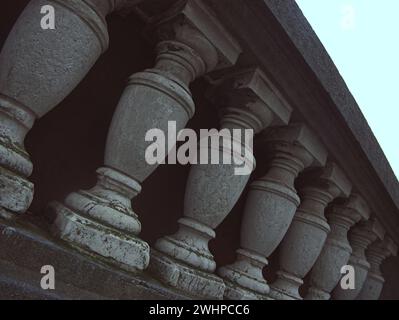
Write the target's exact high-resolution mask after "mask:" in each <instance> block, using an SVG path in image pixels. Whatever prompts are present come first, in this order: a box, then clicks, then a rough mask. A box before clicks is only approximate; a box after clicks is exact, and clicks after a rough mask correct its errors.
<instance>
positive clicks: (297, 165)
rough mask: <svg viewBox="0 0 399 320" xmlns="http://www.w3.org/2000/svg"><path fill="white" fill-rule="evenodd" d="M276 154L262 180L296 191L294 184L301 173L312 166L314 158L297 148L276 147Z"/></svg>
mask: <svg viewBox="0 0 399 320" xmlns="http://www.w3.org/2000/svg"><path fill="white" fill-rule="evenodd" d="M274 148H275V152H274V154H273V157H272V159H271V161H270V164H269V168H270V169H269V170H268V172H267V174H266V175H265V176H264V177H262V178H261V179H260V180H269V181H273V182H275V183H278V184H280V185H283V186H286V187H287V188H289V189H291V190H292V191H294V192H296V191H295V188H294V182H295V179H296V178H297V176H298V174H299V172H301V171H302V170H303V169H304V168H305V167H307V166H308V165H310V163H311V162H312V157H311V155H310V154H308V153H307V152H306V150H304V149H301V148H300V147H296V146H283V147H282V148H280V146H278V145H275V146H274Z"/></svg>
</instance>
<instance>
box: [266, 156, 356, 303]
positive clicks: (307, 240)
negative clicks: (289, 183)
mask: <svg viewBox="0 0 399 320" xmlns="http://www.w3.org/2000/svg"><path fill="white" fill-rule="evenodd" d="M297 185H298V186H299V187H298V188H299V194H300V198H301V205H300V206H299V208H298V210H297V212H296V213H295V216H294V219H293V221H292V223H291V226H290V228H289V229H288V231H287V234H286V235H285V237H284V240H283V242H282V243H281V245H280V249H279V262H280V263H279V264H280V270H279V271H278V272H277V276H278V278H277V280H276V281H275V282H274V283H273V284H272V285H271V290H270V294H269V295H270V296H271V297H272V298H274V299H276V300H301V299H302V297H301V296H300V294H299V287H300V286H301V285H302V284H303V280H302V279H303V278H304V277H305V276H306V274H307V273H308V272H309V271H310V270H311V268H312V267H313V265H314V263H315V262H316V260H317V257H318V256H319V254H320V252H321V250H322V248H323V245H324V242H325V240H326V238H327V234H328V233H329V232H330V226H329V225H328V223H327V219H326V218H325V216H324V210H325V208H326V207H327V205H328V204H329V203H330V202H332V201H333V200H334V199H335V198H337V197H345V198H346V197H348V196H349V194H350V191H351V189H352V185H351V183H350V182H349V181H348V179H347V178H346V176H345V174H344V173H343V172H342V171H341V169H340V168H339V167H338V166H337V165H336V164H334V163H332V162H329V163H328V164H327V166H326V167H325V168H323V169H316V170H312V172H309V173H306V174H305V175H304V176H303V177H302V178H301V179H300V181H299V183H297Z"/></svg>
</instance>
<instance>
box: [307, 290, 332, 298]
mask: <svg viewBox="0 0 399 320" xmlns="http://www.w3.org/2000/svg"><path fill="white" fill-rule="evenodd" d="M330 298H331V295H330V294H329V293H328V292H325V291H323V290H320V289H317V288H313V287H311V288H309V291H308V294H307V295H306V297H305V300H330Z"/></svg>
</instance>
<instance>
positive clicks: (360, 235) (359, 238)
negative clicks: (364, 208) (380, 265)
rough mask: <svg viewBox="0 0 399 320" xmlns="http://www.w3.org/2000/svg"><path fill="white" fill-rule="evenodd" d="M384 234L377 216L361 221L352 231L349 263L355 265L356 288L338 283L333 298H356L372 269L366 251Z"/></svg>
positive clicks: (350, 234)
mask: <svg viewBox="0 0 399 320" xmlns="http://www.w3.org/2000/svg"><path fill="white" fill-rule="evenodd" d="M384 234H385V230H384V229H383V228H382V227H381V225H380V223H379V222H378V221H377V220H376V219H375V218H371V219H369V220H368V221H366V222H361V223H359V224H358V225H356V226H355V227H354V228H353V229H352V230H351V231H350V233H349V242H350V245H351V247H352V254H351V256H350V258H349V261H348V265H350V266H353V268H354V270H355V288H354V289H352V290H343V289H342V288H341V286H340V285H337V286H336V287H335V289H334V291H333V293H332V297H333V299H336V300H354V299H356V297H357V296H358V295H359V293H360V291H361V290H362V287H363V284H364V282H365V280H366V277H367V274H368V272H369V269H370V263H369V262H368V261H367V259H366V254H365V251H366V249H367V247H368V246H369V245H370V244H371V243H372V242H374V241H375V240H377V239H380V240H382V239H383V238H384Z"/></svg>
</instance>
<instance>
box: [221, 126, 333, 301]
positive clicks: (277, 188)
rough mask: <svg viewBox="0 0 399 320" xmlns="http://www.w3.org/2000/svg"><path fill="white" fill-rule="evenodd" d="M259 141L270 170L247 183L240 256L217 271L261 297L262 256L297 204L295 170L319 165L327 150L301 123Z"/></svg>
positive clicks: (283, 230) (268, 132)
mask: <svg viewBox="0 0 399 320" xmlns="http://www.w3.org/2000/svg"><path fill="white" fill-rule="evenodd" d="M260 141H261V142H263V143H264V145H265V147H264V148H266V149H268V150H270V153H269V154H270V158H271V160H270V163H269V164H268V168H269V170H268V172H267V173H266V175H265V176H263V177H261V178H259V179H257V180H255V181H254V182H253V183H252V184H251V186H250V192H249V194H248V197H247V200H246V205H245V209H244V217H243V221H242V226H241V241H240V243H241V244H240V246H241V249H240V250H239V251H237V254H238V256H239V258H238V259H237V261H236V262H235V263H233V264H232V265H229V266H225V267H222V268H221V269H220V270H219V274H220V275H221V276H222V277H223V278H225V279H226V280H227V281H229V282H233V284H234V285H239V286H241V287H244V288H243V289H246V290H249V292H250V293H251V294H252V292H255V293H256V294H258V295H264V296H266V295H267V294H268V293H269V286H268V285H267V283H266V280H265V279H264V278H263V275H262V269H263V267H264V266H265V265H266V264H267V259H266V258H267V257H268V256H269V255H270V254H271V253H272V252H273V251H274V250H275V249H276V248H277V246H278V245H279V243H280V242H281V240H282V239H283V237H284V235H285V233H286V232H287V230H288V227H289V225H290V223H291V221H292V218H293V216H294V213H295V211H296V209H297V207H298V205H299V203H300V200H299V197H298V195H297V193H296V190H295V188H294V181H295V179H296V177H297V175H298V174H299V172H301V171H302V170H303V169H305V168H307V167H309V166H311V165H312V164H313V163H314V164H316V165H320V164H324V162H325V161H326V151H325V150H324V147H323V146H322V145H321V144H320V142H319V141H317V139H316V138H314V137H313V136H312V134H311V132H310V131H309V129H308V128H306V126H304V125H301V124H295V125H289V126H287V127H280V128H275V129H269V130H266V132H265V133H264V134H262V136H261V137H260ZM321 162H322V163H321ZM240 278H242V279H240ZM227 286H229V283H227ZM232 292H233V291H232ZM226 298H232V297H228V296H226Z"/></svg>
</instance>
